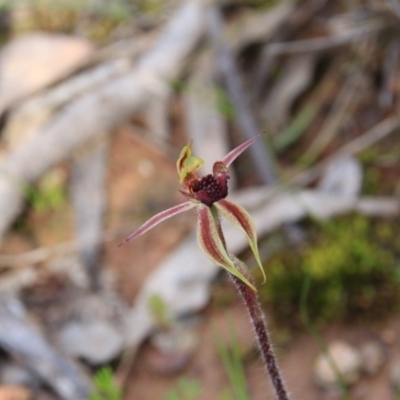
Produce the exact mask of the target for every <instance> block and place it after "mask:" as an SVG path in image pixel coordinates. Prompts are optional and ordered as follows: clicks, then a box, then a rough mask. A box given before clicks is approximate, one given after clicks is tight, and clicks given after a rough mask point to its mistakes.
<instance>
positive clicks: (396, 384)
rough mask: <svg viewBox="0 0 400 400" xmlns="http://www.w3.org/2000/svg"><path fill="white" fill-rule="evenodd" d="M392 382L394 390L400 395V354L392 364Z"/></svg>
mask: <svg viewBox="0 0 400 400" xmlns="http://www.w3.org/2000/svg"><path fill="white" fill-rule="evenodd" d="M390 383H391V385H392V388H393V392H394V393H396V394H397V395H400V356H399V355H397V357H396V358H395V360H394V361H393V362H392V364H391V366H390Z"/></svg>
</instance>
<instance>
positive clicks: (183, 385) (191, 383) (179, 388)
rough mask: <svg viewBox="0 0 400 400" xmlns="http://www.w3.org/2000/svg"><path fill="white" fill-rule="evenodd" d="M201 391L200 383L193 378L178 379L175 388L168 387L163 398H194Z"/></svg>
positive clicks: (183, 399)
mask: <svg viewBox="0 0 400 400" xmlns="http://www.w3.org/2000/svg"><path fill="white" fill-rule="evenodd" d="M200 393H201V386H200V384H199V383H198V382H197V381H196V380H194V379H180V380H179V381H178V384H177V385H176V387H175V388H172V389H170V390H169V391H168V392H167V393H166V395H165V396H164V398H163V400H194V399H196V398H198V396H199V395H200Z"/></svg>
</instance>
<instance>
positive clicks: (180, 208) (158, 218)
mask: <svg viewBox="0 0 400 400" xmlns="http://www.w3.org/2000/svg"><path fill="white" fill-rule="evenodd" d="M196 206H197V204H196V203H193V202H192V201H187V202H186V203H182V204H178V205H177V206H174V207H171V208H169V209H168V210H164V211H162V212H160V213H158V214H156V215H155V216H154V217H152V218H150V219H149V220H148V221H147V222H145V223H144V224H143V225H142V226H140V227H139V228H138V229H136V230H135V231H134V232H132V233H131V234H130V235H129V236H128V237H127V238H126V239H125V240H123V241H122V242H121V243H120V244H119V245H118V247H120V246H122V245H123V244H124V243H126V242H129V241H130V240H132V239H135V238H137V237H138V236H140V235H143V233H145V232H147V231H148V230H150V229H152V228H154V227H155V226H156V225H158V224H159V223H160V222H163V221H165V220H166V219H168V218H171V217H173V216H174V215H177V214H179V213H181V212H184V211H187V210H190V209H191V208H194V207H196Z"/></svg>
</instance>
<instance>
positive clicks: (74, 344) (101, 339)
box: [59, 321, 123, 365]
mask: <svg viewBox="0 0 400 400" xmlns="http://www.w3.org/2000/svg"><path fill="white" fill-rule="evenodd" d="M59 341H60V345H61V347H62V349H63V350H64V351H65V352H66V353H68V354H70V355H71V356H74V357H80V358H83V359H85V360H86V361H88V362H89V363H91V364H93V365H100V364H104V363H106V362H108V361H111V360H112V359H113V358H115V357H116V356H117V355H118V354H119V353H120V352H121V351H122V348H123V338H122V334H121V333H120V332H119V331H118V330H117V329H116V328H115V327H114V326H113V325H112V324H111V323H109V322H107V321H93V322H88V321H72V322H69V323H67V324H66V325H65V326H64V327H63V329H62V330H61V331H60V333H59Z"/></svg>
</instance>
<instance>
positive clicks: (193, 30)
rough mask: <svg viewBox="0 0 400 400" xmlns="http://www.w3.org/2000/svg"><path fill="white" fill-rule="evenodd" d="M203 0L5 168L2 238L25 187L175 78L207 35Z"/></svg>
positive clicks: (1, 168)
mask: <svg viewBox="0 0 400 400" xmlns="http://www.w3.org/2000/svg"><path fill="white" fill-rule="evenodd" d="M202 22H203V6H202V4H201V1H200V0H192V1H190V2H186V3H185V4H184V6H183V7H182V8H181V10H180V11H179V12H178V13H177V14H176V15H175V17H174V18H172V20H171V22H170V23H169V25H168V26H167V28H166V29H165V30H164V32H162V33H161V34H160V39H159V40H158V42H157V43H156V44H155V46H154V48H153V49H152V50H150V51H149V52H148V53H147V54H145V55H144V56H143V57H141V58H140V59H139V61H138V63H137V65H136V68H134V70H133V71H131V72H129V73H127V74H125V75H123V76H121V77H119V78H117V79H115V80H114V81H112V82H110V83H107V84H104V85H102V86H100V87H99V88H97V89H96V90H93V91H91V92H90V93H87V94H85V95H83V96H81V97H79V98H78V99H76V100H75V101H74V102H72V103H71V104H69V105H67V106H66V107H65V108H64V109H63V110H62V112H61V113H60V114H58V115H56V116H55V117H54V118H53V119H52V120H51V121H50V122H49V123H48V124H47V125H46V126H45V127H44V128H43V129H41V130H40V131H39V132H36V133H35V134H33V135H32V136H30V137H29V138H28V139H27V140H26V141H25V142H24V143H23V144H21V145H20V146H19V147H18V148H17V149H16V150H15V151H14V152H13V153H12V154H10V155H9V156H8V157H6V158H5V159H4V160H3V162H2V164H1V165H0V238H2V237H3V235H4V234H5V232H6V231H7V230H8V229H9V227H10V225H11V224H12V222H13V221H14V220H15V218H16V217H17V216H18V214H19V213H20V211H21V209H22V205H23V191H22V187H23V186H24V185H25V184H26V182H28V183H30V182H34V181H36V180H37V179H38V178H40V177H41V176H42V175H43V174H44V173H45V172H46V171H47V170H48V169H49V168H51V167H53V166H54V165H55V164H57V163H58V162H60V161H61V160H63V159H65V158H66V157H68V156H69V155H70V154H71V152H72V151H73V150H74V149H75V148H77V147H78V146H80V145H81V144H82V143H84V142H86V141H88V140H89V139H91V138H92V137H94V136H96V135H98V134H100V133H102V132H110V131H111V130H112V129H113V128H115V127H116V126H117V125H118V124H120V123H121V122H123V121H125V120H127V119H128V118H129V117H130V116H131V115H132V114H133V113H134V112H135V111H137V110H139V109H140V108H141V107H143V106H144V105H145V104H146V103H147V101H149V99H150V98H151V93H153V92H158V91H161V92H162V91H164V90H165V88H166V86H167V85H168V82H170V81H171V80H173V79H174V78H176V77H177V76H178V74H179V72H180V70H181V68H182V65H183V64H184V62H185V60H186V57H187V56H188V55H189V53H190V52H191V51H192V49H193V48H194V46H195V44H196V43H197V42H198V39H199V38H200V35H201V34H202V32H203V23H202Z"/></svg>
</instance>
